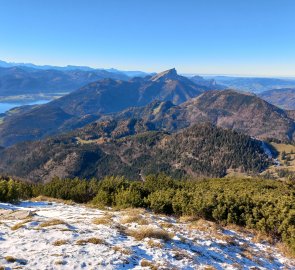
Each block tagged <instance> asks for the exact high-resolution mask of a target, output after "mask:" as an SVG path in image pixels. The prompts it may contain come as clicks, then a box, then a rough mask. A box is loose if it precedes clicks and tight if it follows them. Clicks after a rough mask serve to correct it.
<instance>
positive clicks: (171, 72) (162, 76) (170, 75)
mask: <svg viewBox="0 0 295 270" xmlns="http://www.w3.org/2000/svg"><path fill="white" fill-rule="evenodd" d="M177 77H178V74H177V71H176V69H175V68H172V69H168V70H165V71H163V72H160V73H158V74H156V75H155V76H153V77H152V78H151V81H158V80H167V79H172V80H173V79H176V78H177Z"/></svg>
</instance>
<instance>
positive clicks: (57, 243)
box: [52, 239, 68, 246]
mask: <svg viewBox="0 0 295 270" xmlns="http://www.w3.org/2000/svg"><path fill="white" fill-rule="evenodd" d="M66 244H68V241H67V240H64V239H61V240H56V241H54V242H53V243H52V245H54V246H62V245H66Z"/></svg>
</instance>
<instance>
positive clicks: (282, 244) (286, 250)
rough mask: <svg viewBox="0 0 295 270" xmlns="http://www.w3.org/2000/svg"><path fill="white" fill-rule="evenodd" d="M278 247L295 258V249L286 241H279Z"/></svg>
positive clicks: (280, 250)
mask: <svg viewBox="0 0 295 270" xmlns="http://www.w3.org/2000/svg"><path fill="white" fill-rule="evenodd" d="M276 248H277V249H278V250H279V252H281V253H282V254H283V255H284V256H286V257H288V258H291V259H295V251H294V250H292V249H291V248H290V247H288V246H287V245H286V244H285V243H282V242H279V243H277V244H276Z"/></svg>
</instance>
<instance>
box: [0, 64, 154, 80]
mask: <svg viewBox="0 0 295 270" xmlns="http://www.w3.org/2000/svg"><path fill="white" fill-rule="evenodd" d="M0 67H4V68H11V67H25V68H33V69H39V70H59V71H73V70H75V71H77V70H79V71H97V72H98V71H101V72H103V71H107V72H110V73H117V74H121V75H126V76H128V77H145V76H148V75H151V74H150V73H147V72H143V71H124V70H118V69H114V68H110V69H103V68H91V67H88V66H73V65H67V66H64V67H62V66H51V65H35V64H31V63H13V62H5V61H1V60H0Z"/></svg>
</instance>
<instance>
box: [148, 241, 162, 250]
mask: <svg viewBox="0 0 295 270" xmlns="http://www.w3.org/2000/svg"><path fill="white" fill-rule="evenodd" d="M147 244H148V246H149V247H151V248H159V249H162V248H163V244H162V243H161V242H158V241H155V240H152V239H150V240H149V241H148V242H147Z"/></svg>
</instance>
